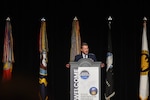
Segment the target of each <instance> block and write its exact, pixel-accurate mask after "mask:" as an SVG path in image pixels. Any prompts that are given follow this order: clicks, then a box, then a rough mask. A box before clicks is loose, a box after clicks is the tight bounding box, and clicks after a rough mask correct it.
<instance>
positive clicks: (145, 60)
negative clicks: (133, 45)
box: [139, 17, 149, 100]
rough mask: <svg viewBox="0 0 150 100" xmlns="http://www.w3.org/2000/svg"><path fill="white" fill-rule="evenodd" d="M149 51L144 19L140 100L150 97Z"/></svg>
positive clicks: (146, 99)
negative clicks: (149, 76) (149, 75)
mask: <svg viewBox="0 0 150 100" xmlns="http://www.w3.org/2000/svg"><path fill="white" fill-rule="evenodd" d="M148 72H149V50H148V41H147V28H146V18H145V17H144V23H143V34H142V50H141V70H140V87H139V98H140V100H148V96H149V79H148Z"/></svg>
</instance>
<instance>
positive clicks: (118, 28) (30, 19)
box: [0, 0, 150, 100]
mask: <svg viewBox="0 0 150 100" xmlns="http://www.w3.org/2000/svg"><path fill="white" fill-rule="evenodd" d="M149 13H150V10H149V4H148V3H147V2H145V1H144V0H143V1H136V2H134V1H131V0H120V1H114V0H100V1H94V0H92V1H87V0H86V1H80V0H79V1H78V0H77V1H75V0H74V1H58V0H53V1H52V0H51V1H46V0H40V1H38V0H36V1H30V0H2V1H1V3H0V59H2V54H3V37H4V29H5V21H6V20H5V19H6V18H7V17H10V19H11V24H12V34H13V39H14V55H15V63H14V67H13V73H12V74H13V78H12V81H11V82H10V83H7V84H5V85H1V89H0V90H1V91H0V100H12V98H13V100H38V75H39V73H38V72H39V61H40V60H39V51H38V35H39V30H40V24H41V22H40V20H41V18H42V17H44V18H45V19H46V23H47V35H48V42H49V52H48V59H49V61H48V83H49V85H48V95H49V100H59V98H61V99H64V100H67V99H68V100H69V69H67V68H66V67H65V64H66V63H68V62H69V53H70V45H71V44H70V41H71V40H70V39H71V28H72V21H73V18H74V17H75V16H77V18H78V20H79V24H80V34H81V39H82V41H85V42H87V43H88V44H89V47H90V52H92V53H95V54H96V56H97V59H98V60H99V61H103V62H105V59H106V52H107V33H108V21H107V18H108V16H112V18H113V21H112V45H113V54H114V62H113V63H114V74H115V91H116V95H115V100H129V99H132V100H138V89H139V68H140V54H141V35H142V29H143V26H142V25H143V17H144V16H146V17H147V19H148V21H147V33H148V41H149V39H150V37H149V29H150V23H149V17H150V15H149ZM0 64H1V65H0V66H1V67H0V75H1V76H2V68H3V63H2V61H1V62H0ZM104 79H105V69H104V70H103V71H102V100H104V96H103V94H104V84H103V83H104ZM4 98H5V99H4ZM10 98H11V99H10ZM16 98H18V99H16ZM20 98H21V99H20Z"/></svg>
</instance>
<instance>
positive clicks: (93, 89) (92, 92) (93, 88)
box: [89, 87, 97, 95]
mask: <svg viewBox="0 0 150 100" xmlns="http://www.w3.org/2000/svg"><path fill="white" fill-rule="evenodd" d="M89 92H90V94H91V95H96V94H97V88H96V87H91V88H90V90H89Z"/></svg>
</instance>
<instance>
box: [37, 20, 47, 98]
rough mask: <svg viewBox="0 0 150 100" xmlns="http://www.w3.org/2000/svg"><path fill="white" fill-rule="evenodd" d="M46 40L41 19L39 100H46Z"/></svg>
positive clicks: (44, 24)
mask: <svg viewBox="0 0 150 100" xmlns="http://www.w3.org/2000/svg"><path fill="white" fill-rule="evenodd" d="M48 51H49V50H48V40H47V32H46V21H45V19H44V18H42V19H41V28H40V34H39V52H40V70H39V85H40V100H48V93H47V86H48V82H47V75H48V73H47V64H48V57H47V56H48Z"/></svg>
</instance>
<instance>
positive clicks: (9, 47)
mask: <svg viewBox="0 0 150 100" xmlns="http://www.w3.org/2000/svg"><path fill="white" fill-rule="evenodd" d="M3 49H4V50H3V63H4V66H3V77H2V79H3V81H8V80H11V78H12V67H13V63H14V53H13V37H12V26H11V23H10V18H9V17H8V18H7V19H6V26H5V34H4V48H3Z"/></svg>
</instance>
